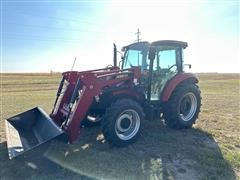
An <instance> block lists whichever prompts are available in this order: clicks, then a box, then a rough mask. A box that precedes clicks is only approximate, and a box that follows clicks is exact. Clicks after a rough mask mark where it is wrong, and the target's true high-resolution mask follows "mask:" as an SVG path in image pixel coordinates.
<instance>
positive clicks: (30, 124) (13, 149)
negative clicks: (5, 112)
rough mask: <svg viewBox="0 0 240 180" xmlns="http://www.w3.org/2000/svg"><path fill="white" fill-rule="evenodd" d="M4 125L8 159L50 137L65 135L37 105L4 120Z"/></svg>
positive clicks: (50, 138) (43, 142)
mask: <svg viewBox="0 0 240 180" xmlns="http://www.w3.org/2000/svg"><path fill="white" fill-rule="evenodd" d="M5 125H6V137H7V147H8V155H9V158H10V159H12V158H14V157H16V156H18V155H20V154H23V153H24V152H26V151H29V150H31V149H35V148H36V147H38V146H40V145H42V144H46V143H47V142H50V140H52V139H55V138H65V137H66V135H65V133H64V131H63V130H62V129H61V128H59V127H58V126H57V125H56V124H55V123H54V122H53V120H52V119H51V118H50V117H49V116H48V114H47V113H45V112H44V111H43V110H42V109H41V108H39V107H35V108H33V109H31V110H28V111H26V112H23V113H21V114H18V115H16V116H14V117H11V118H9V119H7V120H5Z"/></svg>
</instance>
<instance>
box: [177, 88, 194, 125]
mask: <svg viewBox="0 0 240 180" xmlns="http://www.w3.org/2000/svg"><path fill="white" fill-rule="evenodd" d="M196 110H197V98H196V96H195V94H193V93H191V92H190V93H187V94H185V95H184V96H183V97H182V99H181V102H180V116H181V118H182V120H183V121H190V120H191V119H192V118H193V116H194V115H195V113H196Z"/></svg>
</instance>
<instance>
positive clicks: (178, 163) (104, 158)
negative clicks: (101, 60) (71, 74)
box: [0, 74, 240, 180]
mask: <svg viewBox="0 0 240 180" xmlns="http://www.w3.org/2000/svg"><path fill="white" fill-rule="evenodd" d="M1 78H2V84H1V107H0V109H1V119H0V161H1V163H0V179H50V178H54V179H92V178H93V179H126V180H128V179H184V180H185V179H186V180H187V179H189V180H192V179H227V180H228V179H240V132H239V131H240V76H239V74H199V78H200V88H201V91H202V112H201V113H200V117H199V120H198V121H197V123H196V124H195V125H194V128H193V129H187V130H181V131H177V130H172V129H169V128H167V127H166V126H165V125H164V123H163V122H162V121H160V120H157V121H153V122H149V121H146V122H143V126H144V128H143V132H142V134H141V137H140V139H139V140H138V142H136V143H135V144H133V145H131V146H129V147H126V148H120V149H118V148H114V147H112V146H110V145H109V144H108V143H107V142H106V141H105V140H104V137H103V136H102V134H101V129H100V128H99V127H96V128H90V129H88V128H86V129H82V131H81V136H80V138H79V140H78V141H77V142H76V143H75V144H73V145H70V144H63V143H60V142H54V143H52V144H51V145H50V147H49V149H48V150H47V152H46V153H45V155H44V156H38V155H37V154H36V158H35V159H33V160H32V159H31V160H29V159H27V158H26V159H24V158H23V159H22V160H21V161H20V160H11V161H10V160H8V156H7V149H6V140H5V127H4V119H6V118H9V117H11V116H13V115H16V114H18V113H20V112H23V111H26V110H27V109H30V108H33V107H35V106H41V107H42V108H43V109H45V110H46V111H47V112H48V113H49V112H50V111H51V108H52V105H53V102H54V99H55V93H56V89H57V87H58V84H59V81H60V74H1Z"/></svg>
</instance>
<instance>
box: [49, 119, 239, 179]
mask: <svg viewBox="0 0 240 180" xmlns="http://www.w3.org/2000/svg"><path fill="white" fill-rule="evenodd" d="M45 156H46V157H47V158H48V159H50V160H52V161H53V162H55V163H57V164H58V165H60V166H62V167H64V168H66V169H68V170H71V171H73V172H75V173H77V174H80V175H84V176H87V177H91V178H94V179H185V180H187V179H191V180H192V179H236V175H235V173H234V171H233V169H232V167H231V165H230V164H229V163H228V162H227V161H226V160H225V159H224V158H223V155H222V153H221V150H220V148H219V146H218V144H217V143H216V141H215V140H214V138H213V137H212V136H211V135H210V134H208V133H207V132H204V131H202V130H200V129H195V128H193V129H186V130H172V129H169V128H167V127H166V126H165V125H164V124H163V123H162V121H153V122H148V121H147V122H144V123H143V130H142V134H141V136H140V138H139V139H138V141H137V142H136V143H134V144H132V145H130V146H128V147H125V148H115V147H112V146H111V145H110V144H109V143H108V142H106V141H105V140H104V137H103V135H102V134H101V128H100V127H94V128H85V129H82V131H81V136H80V138H79V140H78V142H76V143H75V144H72V145H70V144H63V143H61V142H54V143H52V144H51V146H50V148H49V149H48V150H47V152H46V153H45Z"/></svg>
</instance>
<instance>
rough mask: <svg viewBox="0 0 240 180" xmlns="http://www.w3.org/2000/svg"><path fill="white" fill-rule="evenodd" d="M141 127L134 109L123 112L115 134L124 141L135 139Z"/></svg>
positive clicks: (117, 122)
mask: <svg viewBox="0 0 240 180" xmlns="http://www.w3.org/2000/svg"><path fill="white" fill-rule="evenodd" d="M139 127H140V117H139V115H138V113H137V112H136V111H135V110H133V109H128V110H125V111H123V112H122V113H121V114H120V115H119V116H118V118H117V120H116V123H115V132H116V134H117V136H118V137H119V138H120V139H122V140H125V141H126V140H129V139H131V138H133V137H134V136H135V135H136V134H137V132H138V130H139Z"/></svg>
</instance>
